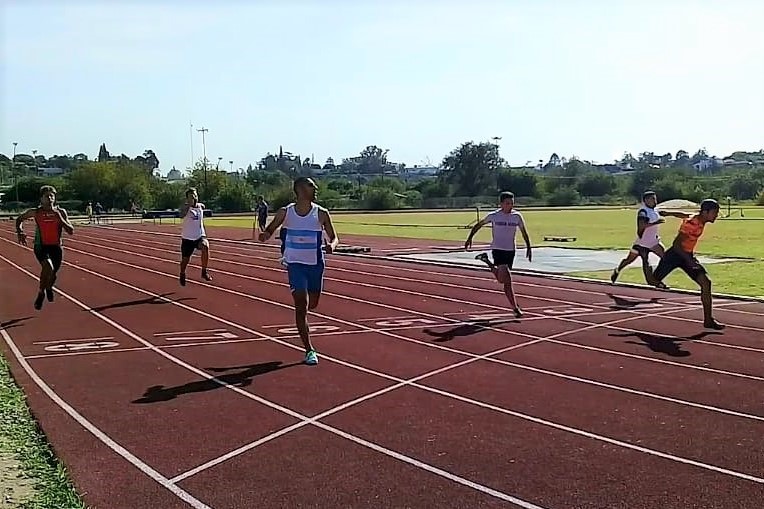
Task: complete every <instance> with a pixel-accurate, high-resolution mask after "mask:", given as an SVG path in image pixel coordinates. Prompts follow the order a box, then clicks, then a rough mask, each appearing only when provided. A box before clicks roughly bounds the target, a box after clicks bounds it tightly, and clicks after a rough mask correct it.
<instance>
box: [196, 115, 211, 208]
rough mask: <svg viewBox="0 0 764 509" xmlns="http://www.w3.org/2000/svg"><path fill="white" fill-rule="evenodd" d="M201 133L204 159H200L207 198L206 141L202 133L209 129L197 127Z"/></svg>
mask: <svg viewBox="0 0 764 509" xmlns="http://www.w3.org/2000/svg"><path fill="white" fill-rule="evenodd" d="M197 131H199V132H200V133H202V152H203V153H204V161H202V168H203V170H204V199H205V200H207V194H208V188H207V141H206V139H205V137H204V135H205V134H206V133H207V131H209V129H207V128H206V127H202V128H201V129H197Z"/></svg>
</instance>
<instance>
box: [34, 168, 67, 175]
mask: <svg viewBox="0 0 764 509" xmlns="http://www.w3.org/2000/svg"><path fill="white" fill-rule="evenodd" d="M68 172H69V170H65V169H64V168H55V167H50V168H37V176H38V177H58V176H59V175H65V174H66V173H68Z"/></svg>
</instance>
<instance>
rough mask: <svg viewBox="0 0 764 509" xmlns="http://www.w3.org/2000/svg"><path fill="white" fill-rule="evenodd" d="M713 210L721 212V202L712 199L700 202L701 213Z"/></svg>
mask: <svg viewBox="0 0 764 509" xmlns="http://www.w3.org/2000/svg"><path fill="white" fill-rule="evenodd" d="M712 210H719V202H718V201H716V200H713V199H711V198H708V199H706V200H703V201H702V202H700V211H701V212H710V211H712Z"/></svg>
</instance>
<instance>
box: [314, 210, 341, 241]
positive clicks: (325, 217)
mask: <svg viewBox="0 0 764 509" xmlns="http://www.w3.org/2000/svg"><path fill="white" fill-rule="evenodd" d="M319 214H321V225H322V226H323V227H324V230H326V234H327V235H328V236H329V248H330V249H331V251H334V250H335V249H336V248H337V244H339V243H340V238H339V237H338V236H337V231H336V230H335V229H334V223H332V216H331V214H329V211H328V210H322V211H320V212H319Z"/></svg>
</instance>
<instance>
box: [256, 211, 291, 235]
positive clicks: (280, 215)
mask: <svg viewBox="0 0 764 509" xmlns="http://www.w3.org/2000/svg"><path fill="white" fill-rule="evenodd" d="M285 218H286V209H285V208H280V209H279V210H278V211H277V212H276V214H275V215H274V216H273V219H272V220H271V224H269V225H268V226H266V227H265V231H264V232H263V233H261V234H260V242H265V241H266V240H268V239H270V238H271V236H272V235H273V232H275V231H276V229H277V228H278V227H279V226H281V224H282V223H283V222H284V219H285Z"/></svg>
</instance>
